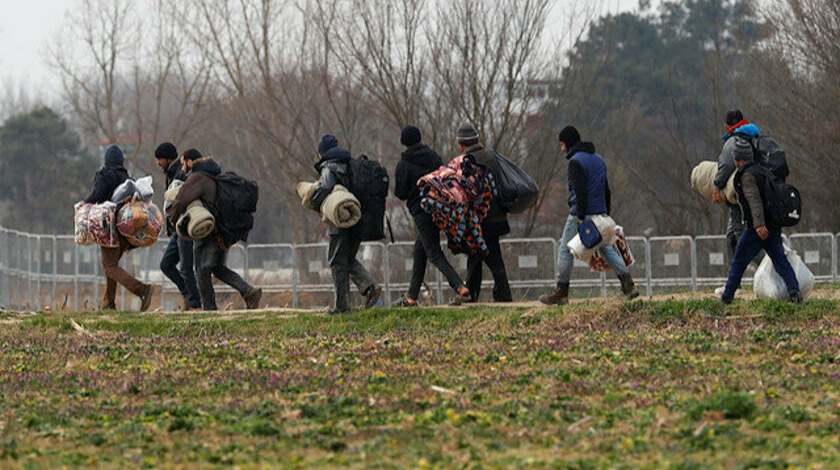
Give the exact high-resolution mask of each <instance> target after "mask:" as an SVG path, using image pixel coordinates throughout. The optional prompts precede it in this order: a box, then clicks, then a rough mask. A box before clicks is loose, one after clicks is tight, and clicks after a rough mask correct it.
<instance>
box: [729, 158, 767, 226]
mask: <svg viewBox="0 0 840 470" xmlns="http://www.w3.org/2000/svg"><path fill="white" fill-rule="evenodd" d="M768 178H769V179H771V180H772V178H773V177H772V174H771V173H770V172H769V171H768V170H767V169H766V168H764V167H763V166H761V165H759V164H758V163H755V162H750V163H747V164H746V165H744V166H743V167H742V168H741V169H740V170H738V172H737V173H735V181H734V183H735V192H736V193H738V205H739V206H741V214H742V217H743V222H744V225H745V226H746V227H747V228H748V229H749V230H755V228H756V227H761V226H767V227H768V228H778V227H775V226H773V224H770V223H769V221H767V220H766V218H765V217H764V200H765V197H766V196H765V188H766V184H767V181H768Z"/></svg>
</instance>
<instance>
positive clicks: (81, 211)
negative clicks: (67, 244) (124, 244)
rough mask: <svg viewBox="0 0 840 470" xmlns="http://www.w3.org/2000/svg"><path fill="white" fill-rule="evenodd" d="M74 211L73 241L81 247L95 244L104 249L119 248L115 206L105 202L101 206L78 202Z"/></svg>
mask: <svg viewBox="0 0 840 470" xmlns="http://www.w3.org/2000/svg"><path fill="white" fill-rule="evenodd" d="M73 208H74V210H75V217H74V219H75V220H74V222H75V224H74V225H75V228H74V232H75V236H74V238H75V241H76V243H78V244H79V245H81V246H86V245H91V244H93V243H96V244H97V245H99V246H104V247H106V248H114V247H117V246H120V241H119V235H117V226H116V211H117V205H116V204H114V203H113V202H110V201H106V202H103V203H102V204H90V203H86V202H79V203H77V204H76V205H75V206H73Z"/></svg>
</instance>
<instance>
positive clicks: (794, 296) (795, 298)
mask: <svg viewBox="0 0 840 470" xmlns="http://www.w3.org/2000/svg"><path fill="white" fill-rule="evenodd" d="M790 302H791V303H793V304H801V303H802V302H803V300H802V294H800V293H799V291H798V290H795V291H793V292H791V293H790Z"/></svg>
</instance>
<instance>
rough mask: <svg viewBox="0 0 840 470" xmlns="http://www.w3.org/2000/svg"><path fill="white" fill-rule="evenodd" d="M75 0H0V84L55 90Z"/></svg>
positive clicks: (559, 11)
mask: <svg viewBox="0 0 840 470" xmlns="http://www.w3.org/2000/svg"><path fill="white" fill-rule="evenodd" d="M574 1H576V0H559V1H557V4H556V5H555V7H554V11H552V15H551V21H552V22H558V23H560V22H561V21H562V20H561V16H562V15H563V13H564V12H566V11H568V10H569V9H567V6H568V4H570V3H573V2H574ZM577 1H580V0H577ZM583 1H588V0H583ZM607 1H608V3H609V5H610V6H611V8H610V9H611V10H613V11H615V10H632V9H635V8H636V7H637V6H638V0H607ZM75 4H76V1H75V0H0V12H2V13H0V88H5V87H6V86H8V85H9V84H10V83H11V84H13V85H14V86H15V87H17V86H20V85H23V86H24V87H25V88H26V89H28V90H30V91H32V92H33V94H35V95H39V94H40V93H37V90H51V92H49V93H50V94H54V93H55V90H56V89H57V79H56V78H55V76H54V73H53V71H52V70H51V69H50V68H49V66H48V65H47V64H46V52H45V45H46V44H47V42H49V41H51V40H52V38H54V37H56V36H57V34H58V31H59V29H60V27H61V24H62V22H63V19H64V13H65V11H66V10H67V9H68V8H71V7H73V6H74V5H75ZM549 28H550V26H549Z"/></svg>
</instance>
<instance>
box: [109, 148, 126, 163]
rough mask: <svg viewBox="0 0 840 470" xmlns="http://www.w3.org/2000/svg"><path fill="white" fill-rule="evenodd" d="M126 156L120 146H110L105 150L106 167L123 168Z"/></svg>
mask: <svg viewBox="0 0 840 470" xmlns="http://www.w3.org/2000/svg"><path fill="white" fill-rule="evenodd" d="M124 163H125V156H124V155H123V151H122V150H121V149H120V147H119V146H118V145H113V144H112V145H109V146H108V148H107V149H105V166H123V164H124Z"/></svg>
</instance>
